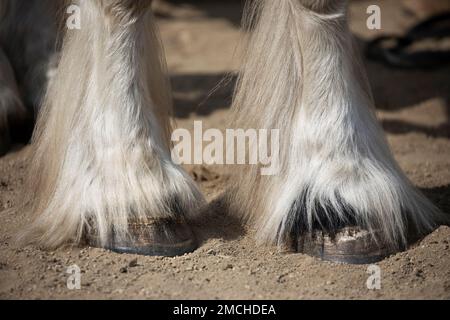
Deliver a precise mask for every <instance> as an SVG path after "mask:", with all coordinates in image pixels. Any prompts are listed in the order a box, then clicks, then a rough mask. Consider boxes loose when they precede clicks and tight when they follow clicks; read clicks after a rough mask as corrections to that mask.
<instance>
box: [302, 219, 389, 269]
mask: <svg viewBox="0 0 450 320" xmlns="http://www.w3.org/2000/svg"><path fill="white" fill-rule="evenodd" d="M296 251H297V252H299V253H304V254H307V255H310V256H313V257H317V258H320V259H322V260H325V261H331V262H337V263H346V264H371V263H375V262H378V261H381V260H383V259H385V258H386V257H388V256H390V255H392V254H393V253H395V250H393V249H391V248H389V247H388V246H384V245H383V244H382V243H378V242H376V241H375V240H374V237H373V234H371V233H370V232H368V231H367V230H362V229H360V228H357V227H346V228H342V229H340V230H338V231H337V232H335V233H333V234H327V233H324V232H322V231H314V232H312V233H306V234H303V235H301V236H299V237H298V238H297V243H296Z"/></svg>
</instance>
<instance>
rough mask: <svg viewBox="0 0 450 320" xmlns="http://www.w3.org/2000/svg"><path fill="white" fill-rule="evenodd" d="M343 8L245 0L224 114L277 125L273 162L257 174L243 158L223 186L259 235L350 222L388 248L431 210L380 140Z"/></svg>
mask: <svg viewBox="0 0 450 320" xmlns="http://www.w3.org/2000/svg"><path fill="white" fill-rule="evenodd" d="M346 10H347V3H346V1H345V0H334V1H331V0H321V1H316V0H314V1H313V0H310V1H305V0H278V1H272V0H256V1H251V2H250V4H249V7H248V12H247V18H246V19H247V20H246V26H247V28H248V29H251V30H252V31H251V32H250V34H249V40H248V41H249V44H248V48H247V50H246V51H245V57H244V63H243V68H242V72H241V75H240V77H239V80H238V84H237V89H236V93H235V98H234V103H233V112H234V120H235V124H236V127H238V128H244V129H245V128H256V129H258V128H266V129H280V130H281V132H280V137H281V141H280V168H281V171H280V173H279V174H278V175H275V176H267V177H263V176H261V175H260V168H259V167H255V166H253V167H252V168H248V167H245V168H243V170H242V171H239V172H238V174H237V179H238V181H237V182H236V185H237V188H236V189H234V190H232V192H231V193H230V194H231V203H232V210H233V211H237V212H240V213H241V214H243V215H247V217H249V218H250V219H251V220H253V221H254V223H256V225H257V229H258V236H259V239H260V240H262V241H264V242H271V243H277V244H279V245H284V244H285V243H286V242H287V241H289V239H288V238H289V237H290V236H291V235H292V234H294V235H295V234H298V233H301V232H308V231H312V229H314V228H319V229H321V228H323V229H325V230H328V231H330V229H339V228H340V227H342V226H345V225H357V226H360V227H362V228H364V229H367V230H369V231H371V232H372V234H373V235H374V236H376V238H377V240H378V241H382V242H383V243H384V245H386V244H387V245H391V246H392V247H396V248H397V247H398V246H399V245H402V244H405V242H406V241H407V234H408V232H409V231H410V230H411V229H416V231H419V232H426V231H428V230H430V229H432V228H433V227H434V226H435V224H436V221H437V219H438V218H440V213H439V211H438V210H437V209H436V208H435V207H434V206H433V205H432V204H431V203H430V202H429V201H428V200H427V199H426V198H425V197H424V196H423V195H422V194H421V193H419V192H418V191H417V190H416V189H415V188H414V187H413V186H412V185H411V183H410V182H409V181H408V179H407V178H406V176H405V175H404V174H403V173H402V171H401V169H400V168H399V166H398V165H397V163H396V162H395V160H394V158H393V156H392V154H391V151H390V150H389V147H388V144H387V141H386V139H385V137H384V134H383V130H382V128H381V126H380V125H379V123H378V122H377V119H376V115H375V112H374V102H373V99H372V96H371V92H370V88H369V85H368V81H367V79H366V76H365V73H364V71H363V66H362V64H361V63H360V60H359V58H358V57H357V55H355V48H354V44H353V39H352V36H351V34H350V31H349V29H348V26H347V21H346ZM375 230H376V232H375Z"/></svg>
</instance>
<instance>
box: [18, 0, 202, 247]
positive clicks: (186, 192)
mask: <svg viewBox="0 0 450 320" xmlns="http://www.w3.org/2000/svg"><path fill="white" fill-rule="evenodd" d="M149 3H150V2H149V1H143V0H138V1H131V0H126V1H119V0H102V1H92V0H80V1H78V2H77V4H78V5H79V6H80V9H81V17H82V27H81V30H73V31H68V32H67V34H66V35H65V39H64V43H63V49H62V57H61V61H60V64H59V68H58V71H57V74H56V76H55V78H54V80H53V81H52V84H51V86H50V88H49V90H48V93H47V97H46V100H45V103H44V105H43V108H42V111H41V113H40V115H39V119H38V123H37V128H36V130H35V133H34V138H33V149H34V154H33V157H32V161H31V168H30V179H29V180H28V184H30V185H31V191H30V193H29V194H28V195H29V198H28V199H27V208H26V209H27V210H29V211H32V212H33V213H34V216H35V218H34V221H33V222H32V224H31V226H30V227H29V228H28V229H27V230H26V235H25V239H27V240H28V241H33V242H36V243H38V244H40V245H43V246H45V247H57V246H59V245H62V244H64V243H67V242H70V243H79V242H80V241H81V239H82V238H83V237H84V236H85V235H86V233H87V232H89V233H93V234H95V236H96V237H98V239H99V245H103V246H105V245H107V244H108V241H110V240H111V235H112V234H113V233H114V236H115V237H116V239H119V241H120V239H125V238H127V237H128V236H129V234H128V224H129V222H130V221H141V222H146V221H151V220H158V219H178V218H185V217H186V218H189V217H190V216H192V215H194V214H195V212H196V209H197V208H198V207H199V206H200V205H201V204H203V201H204V199H203V197H202V195H201V194H200V192H199V191H198V189H197V187H196V185H195V183H194V182H193V180H192V179H191V178H190V177H189V175H188V174H187V173H185V172H184V171H183V170H182V169H181V168H179V167H178V166H176V165H175V164H174V163H173V162H172V160H171V158H170V150H169V149H170V136H169V135H170V120H169V116H170V114H171V94H170V84H169V80H168V77H167V74H166V69H165V60H164V53H163V51H162V45H161V43H160V41H159V37H158V34H157V29H156V26H155V21H154V17H153V15H152V12H151V9H150V7H149Z"/></svg>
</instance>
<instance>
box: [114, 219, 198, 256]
mask: <svg viewBox="0 0 450 320" xmlns="http://www.w3.org/2000/svg"><path fill="white" fill-rule="evenodd" d="M129 233H130V236H129V237H128V239H127V240H118V239H116V238H115V237H114V236H113V239H112V241H111V242H110V244H109V245H108V246H106V248H105V249H108V250H111V251H113V252H116V253H122V254H137V255H143V256H163V257H176V256H181V255H184V254H186V253H191V252H193V251H194V250H195V249H197V247H198V245H197V241H196V239H195V236H194V233H193V232H192V230H191V228H190V227H189V225H188V224H187V223H186V222H181V221H173V220H168V221H161V222H158V221H156V222H154V223H139V222H138V223H130V224H129Z"/></svg>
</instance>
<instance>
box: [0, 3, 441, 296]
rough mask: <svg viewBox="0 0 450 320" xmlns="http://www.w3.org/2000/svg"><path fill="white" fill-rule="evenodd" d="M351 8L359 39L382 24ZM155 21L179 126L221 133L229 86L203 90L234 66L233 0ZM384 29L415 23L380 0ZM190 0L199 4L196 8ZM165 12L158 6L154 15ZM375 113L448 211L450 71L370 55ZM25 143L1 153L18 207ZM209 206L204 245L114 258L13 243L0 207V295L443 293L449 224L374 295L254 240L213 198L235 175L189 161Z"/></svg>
mask: <svg viewBox="0 0 450 320" xmlns="http://www.w3.org/2000/svg"><path fill="white" fill-rule="evenodd" d="M373 2H374V1H358V2H354V3H352V6H351V17H352V19H351V27H352V30H353V31H354V33H355V35H356V36H357V37H358V39H359V40H360V42H361V43H362V44H363V43H364V42H365V41H367V40H368V39H371V38H373V37H375V36H377V35H378V34H379V33H380V31H370V30H367V28H366V27H365V19H366V14H365V12H366V8H367V6H368V5H369V4H372V3H373ZM174 3H175V4H174V5H175V10H174V11H173V10H172V11H171V12H170V16H165V17H161V18H160V20H161V21H160V22H161V31H162V34H163V40H164V43H165V46H166V49H167V56H168V62H169V67H170V71H171V76H172V80H173V86H174V92H175V102H176V117H177V122H178V125H179V126H181V127H186V128H192V127H193V121H194V120H203V121H204V125H205V127H218V128H224V126H225V124H226V121H227V114H228V108H229V104H230V94H231V87H230V86H224V87H222V88H220V89H219V90H217V91H216V92H215V93H214V94H212V96H210V97H209V98H208V93H209V92H210V91H211V90H212V89H213V88H214V87H215V86H216V84H217V83H218V82H219V81H220V80H221V79H222V78H223V76H224V75H226V74H227V73H228V72H230V71H232V70H234V69H235V68H236V65H237V64H236V61H234V59H233V58H232V57H233V53H234V51H235V48H236V44H237V41H238V39H239V35H240V33H239V29H238V26H239V19H240V13H239V9H240V2H238V1H222V2H217V1H191V2H190V4H186V3H184V1H176V2H174ZM379 3H380V4H381V6H382V9H383V11H382V12H383V30H382V31H381V32H383V33H392V32H393V33H397V32H401V31H403V30H406V29H407V28H408V27H409V26H411V25H412V24H414V23H415V22H416V18H415V17H414V15H412V14H409V13H407V12H405V11H402V9H401V8H400V4H399V3H400V2H399V1H380V2H379ZM194 4H195V5H194ZM161 13H162V14H163V15H165V14H164V12H161ZM367 67H368V70H369V74H370V78H371V83H372V86H373V89H374V94H375V98H376V101H377V108H378V111H379V116H380V119H381V120H382V122H383V125H384V128H385V130H386V133H387V135H388V139H389V142H390V143H391V146H392V149H393V151H394V153H395V156H396V158H397V160H398V161H399V163H400V164H401V166H402V168H403V169H404V170H405V171H406V173H407V175H408V176H409V177H410V178H411V180H412V181H413V182H414V183H415V184H416V185H417V186H418V187H419V188H421V189H422V190H423V192H425V193H426V194H427V196H429V197H430V198H431V199H432V200H433V201H434V202H435V203H436V204H437V205H438V206H439V207H440V208H441V209H442V210H443V211H445V212H447V213H449V212H450V140H449V139H450V105H449V97H450V81H449V80H450V79H449V71H450V69H449V68H448V67H447V68H441V69H438V70H434V71H426V72H425V71H398V70H392V69H389V68H386V67H384V66H382V65H380V64H377V63H373V62H369V61H368V62H367ZM28 153H29V147H25V148H17V150H15V151H14V152H12V153H10V154H9V155H7V156H6V157H4V158H1V159H0V209H8V208H12V207H14V206H16V205H17V204H19V203H20V202H21V199H22V194H23V178H24V173H25V170H26V167H27V154H28ZM188 170H189V171H190V172H191V173H192V174H193V176H194V177H195V178H196V180H197V181H198V183H199V185H200V186H201V188H202V190H203V191H204V193H205V195H206V196H207V198H208V200H209V201H210V202H211V204H210V207H209V210H208V215H207V217H205V222H204V223H203V224H201V225H199V226H197V231H198V233H199V234H200V238H201V240H202V245H201V247H200V248H199V249H198V250H197V251H195V252H194V253H192V254H188V255H186V256H183V257H177V258H156V257H141V256H130V255H118V254H114V253H110V252H107V251H105V250H102V249H96V248H62V249H59V250H57V251H54V252H48V251H43V250H40V249H39V248H36V247H31V246H30V247H25V248H23V247H19V246H18V245H17V244H16V243H15V241H14V236H15V235H16V234H17V232H18V230H20V228H21V226H23V225H24V224H26V223H27V217H26V216H25V215H24V214H23V213H21V212H18V213H12V212H11V211H3V212H2V213H0V298H2V299H13V298H20V299H24V298H26V299H28V298H31V299H48V298H50V299H59V298H63V299H71V298H83V299H84V298H88V299H93V298H101V299H103V298H105V299H111V298H115V299H142V298H147V299H185V298H189V299H219V298H222V299H241V298H242V299H268V298H276V299H303V298H305V299H311V298H319V299H330V298H331V299H333V298H339V299H340V298H345V299H352V298H356V299H380V298H389V299H390V298H395V299H399V298H413V299H430V298H438V299H449V298H450V248H449V246H450V244H449V241H450V228H449V227H447V226H441V227H440V228H439V229H437V230H436V231H435V232H433V233H432V234H430V235H428V236H427V237H426V238H425V239H423V240H422V241H420V242H419V243H418V244H416V245H414V246H413V247H411V248H410V249H409V250H408V251H406V252H403V253H399V254H396V255H394V256H392V257H390V258H388V259H386V260H384V261H382V262H380V263H379V264H378V266H379V267H380V268H381V290H369V289H367V286H366V281H367V278H368V277H369V274H368V273H367V266H351V265H338V264H332V263H328V262H322V261H319V260H317V259H314V258H311V257H308V256H305V255H302V254H282V253H278V252H277V251H276V249H275V248H271V247H258V246H256V244H255V243H254V240H253V237H252V230H247V229H245V228H244V227H242V226H240V225H239V223H237V222H236V221H234V220H233V219H231V218H228V217H226V215H225V214H226V213H225V212H224V211H223V210H221V206H220V203H219V202H218V201H215V199H217V197H218V196H220V194H221V193H222V192H223V191H224V189H225V187H226V183H227V182H228V181H229V180H230V179H229V178H228V177H227V176H226V175H225V174H224V171H223V168H220V167H201V166H197V167H191V168H188ZM73 264H76V265H78V266H79V267H80V268H81V270H82V278H81V284H82V286H81V290H73V291H72V290H69V289H68V288H67V286H66V281H67V278H68V274H66V270H67V268H68V267H69V266H71V265H73Z"/></svg>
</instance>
